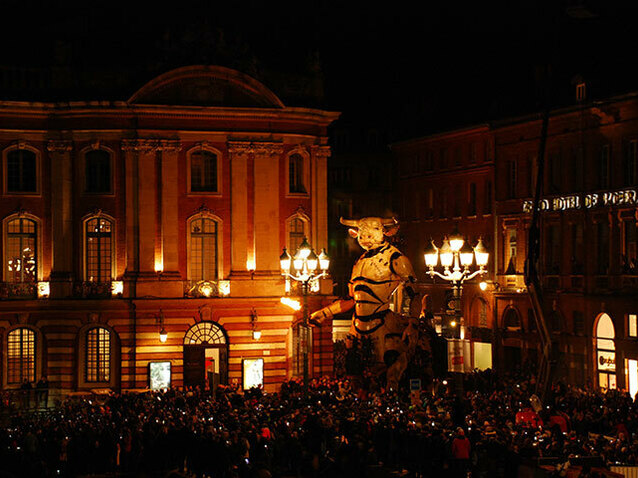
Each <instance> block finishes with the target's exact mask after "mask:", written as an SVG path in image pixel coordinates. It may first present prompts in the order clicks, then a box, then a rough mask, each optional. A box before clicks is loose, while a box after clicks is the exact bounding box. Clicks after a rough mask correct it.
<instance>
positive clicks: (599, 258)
mask: <svg viewBox="0 0 638 478" xmlns="http://www.w3.org/2000/svg"><path fill="white" fill-rule="evenodd" d="M608 270H609V224H607V222H599V223H597V224H596V274H598V275H606V274H607V272H608Z"/></svg>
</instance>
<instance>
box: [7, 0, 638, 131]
mask: <svg viewBox="0 0 638 478" xmlns="http://www.w3.org/2000/svg"><path fill="white" fill-rule="evenodd" d="M615 3H620V2H610V1H598V0H583V1H576V0H571V1H565V0H563V1H559V0H556V1H554V0H552V1H549V2H546V3H543V2H538V1H521V2H512V1H502V2H492V1H490V2H419V4H420V5H421V6H420V7H419V8H416V7H415V6H414V5H415V2H383V3H379V2H367V3H364V2H344V1H342V2H339V1H328V0H323V1H297V2H290V1H285V2H264V1H256V0H247V1H241V2H239V1H228V2H215V1H200V2H177V3H171V4H169V5H166V4H164V3H160V2H157V3H147V2H142V3H139V2H135V1H130V2H127V3H124V2H87V3H85V4H84V5H83V6H81V7H78V6H77V5H75V2H74V3H73V4H71V3H69V2H62V1H57V2H56V1H48V2H44V1H39V2H34V1H14V0H12V1H8V2H3V7H2V9H3V12H2V17H3V19H4V21H3V28H2V29H0V65H3V66H8V67H16V66H24V67H33V68H44V69H51V71H53V70H55V68H61V67H64V68H69V69H71V70H72V71H73V82H72V83H73V85H72V87H67V88H65V89H63V88H57V89H52V90H51V89H50V90H46V91H45V90H38V89H37V88H33V87H32V88H29V89H28V91H15V90H10V89H6V88H5V92H4V94H2V95H0V96H3V99H39V100H47V99H50V100H61V99H119V100H122V99H127V98H128V97H129V96H130V95H131V94H132V93H133V92H134V91H136V90H137V89H138V88H139V87H140V86H142V85H143V84H144V83H146V82H147V81H149V80H151V79H152V78H153V77H155V76H157V75H158V74H161V73H163V72H166V71H168V70H170V69H172V68H175V67H179V66H184V65H191V64H219V65H223V66H228V67H232V68H236V69H238V70H241V71H243V72H245V73H248V74H250V75H252V76H254V77H256V78H257V79H259V80H261V81H263V82H264V83H265V84H266V85H267V86H269V87H270V88H271V89H273V91H275V93H277V94H278V95H280V96H281V97H282V99H283V100H284V102H285V103H286V104H290V105H294V106H313V107H322V108H326V109H332V110H338V111H342V112H344V116H343V118H342V121H352V122H357V121H361V122H368V123H378V124H380V125H382V126H385V127H386V128H388V129H393V130H395V132H394V133H393V138H392V139H401V137H410V136H414V135H415V134H420V133H425V132H432V131H436V130H441V129H449V128H452V127H460V126H464V125H467V124H473V123H478V122H482V121H486V120H490V119H496V118H502V117H507V116H512V115H516V114H522V113H527V112H533V111H538V110H539V109H540V107H541V105H542V103H543V101H542V98H543V97H544V96H543V94H542V92H543V91H544V87H545V86H546V85H547V84H548V83H547V81H546V78H547V77H546V75H545V72H546V71H548V69H547V68H546V65H549V66H550V68H549V71H551V81H550V84H551V95H550V105H551V106H561V105H564V104H568V103H569V102H570V101H572V98H573V85H572V80H573V78H574V76H575V75H576V74H581V75H582V76H583V77H584V78H585V80H587V82H588V85H589V95H590V97H593V98H602V97H605V96H608V95H611V94H618V93H623V92H626V91H631V90H635V89H638V77H637V76H636V73H634V70H638V68H636V67H635V66H634V63H635V61H636V60H635V56H636V53H635V52H636V51H638V48H637V47H638V39H637V38H638V35H636V32H635V25H636V23H637V22H636V20H637V18H638V17H637V11H636V9H635V8H634V9H630V8H629V7H625V6H623V7H620V6H614V4H615ZM627 3H629V2H627ZM430 4H432V5H430ZM423 5H427V6H426V7H424V6H423ZM56 71H57V70H56ZM296 76H299V77H300V79H299V81H302V82H303V81H305V80H307V79H308V78H315V79H317V78H318V79H319V80H320V83H319V84H321V85H322V88H321V92H320V93H317V90H316V89H315V90H313V94H307V93H308V92H306V91H304V92H301V93H300V92H298V91H297V92H295V91H291V90H290V89H287V88H285V87H282V86H281V84H282V82H285V81H289V79H290V78H295V77H296ZM293 90H294V89H293Z"/></svg>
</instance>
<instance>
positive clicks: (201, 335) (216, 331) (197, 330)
mask: <svg viewBox="0 0 638 478" xmlns="http://www.w3.org/2000/svg"><path fill="white" fill-rule="evenodd" d="M224 344H226V336H225V335H224V331H223V330H222V328H221V327H220V326H219V325H217V324H216V323H214V322H200V323H198V324H195V325H193V326H192V327H191V328H190V329H188V331H187V332H186V335H185V336H184V345H224Z"/></svg>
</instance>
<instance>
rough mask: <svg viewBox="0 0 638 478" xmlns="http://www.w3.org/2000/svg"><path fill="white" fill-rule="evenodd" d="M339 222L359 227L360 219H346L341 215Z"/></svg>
mask: <svg viewBox="0 0 638 478" xmlns="http://www.w3.org/2000/svg"><path fill="white" fill-rule="evenodd" d="M339 222H340V223H341V224H343V225H344V226H348V227H359V221H358V220H357V219H344V218H342V217H340V218H339Z"/></svg>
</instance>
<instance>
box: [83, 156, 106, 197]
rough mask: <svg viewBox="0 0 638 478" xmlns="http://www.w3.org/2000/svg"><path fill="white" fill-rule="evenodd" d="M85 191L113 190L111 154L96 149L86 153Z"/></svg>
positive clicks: (91, 192)
mask: <svg viewBox="0 0 638 478" xmlns="http://www.w3.org/2000/svg"><path fill="white" fill-rule="evenodd" d="M84 174H85V177H84V191H85V192H87V193H90V194H104V193H110V192H111V155H110V154H109V153H108V151H104V150H102V149H96V150H93V151H89V152H87V153H86V154H85V155H84Z"/></svg>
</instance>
